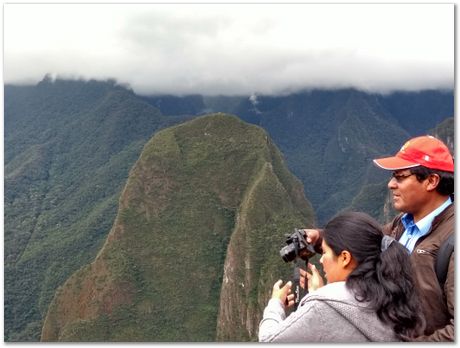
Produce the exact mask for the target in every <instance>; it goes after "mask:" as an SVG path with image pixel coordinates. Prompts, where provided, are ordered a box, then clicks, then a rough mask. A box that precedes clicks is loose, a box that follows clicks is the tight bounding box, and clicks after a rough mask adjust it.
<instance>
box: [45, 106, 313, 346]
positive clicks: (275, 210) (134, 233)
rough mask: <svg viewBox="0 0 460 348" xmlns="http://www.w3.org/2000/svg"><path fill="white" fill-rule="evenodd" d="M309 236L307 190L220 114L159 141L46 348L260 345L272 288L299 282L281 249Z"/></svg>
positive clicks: (135, 175) (53, 312)
mask: <svg viewBox="0 0 460 348" xmlns="http://www.w3.org/2000/svg"><path fill="white" fill-rule="evenodd" d="M301 225H309V226H313V225H314V216H313V211H312V209H311V206H310V205H309V203H308V202H307V201H306V200H305V198H304V195H303V188H302V185H301V183H300V182H299V181H298V180H297V179H296V178H295V177H294V176H293V175H292V174H290V173H289V171H288V170H287V168H286V167H285V165H284V163H283V160H282V156H281V154H280V152H279V151H278V150H277V149H276V147H275V146H274V145H273V143H272V142H271V140H270V139H269V137H268V136H267V134H266V133H265V132H264V131H263V130H262V129H260V128H259V127H256V126H253V125H248V124H246V123H244V122H242V121H241V120H239V119H238V118H236V117H234V116H227V115H224V114H216V115H210V116H204V117H199V118H196V119H194V120H192V121H189V122H187V123H184V124H182V125H179V126H175V127H171V128H168V129H166V130H163V131H161V132H158V133H157V134H156V135H155V136H154V137H153V138H152V140H151V141H149V143H148V144H147V145H146V146H145V148H144V150H143V152H142V154H141V156H140V158H139V160H138V161H137V162H136V164H135V166H134V167H133V169H132V171H131V172H130V175H129V178H128V181H127V184H126V187H125V188H124V190H123V193H122V195H121V198H120V204H119V211H118V214H117V217H116V220H115V223H114V225H113V227H112V229H111V232H110V234H109V236H108V238H107V242H106V243H105V245H104V247H103V248H102V250H101V252H100V253H99V254H98V256H97V258H96V260H95V261H94V262H93V263H91V264H90V265H89V266H86V267H84V268H82V269H81V270H80V271H78V272H77V273H76V274H74V275H73V276H72V277H71V278H70V279H69V280H68V281H67V282H66V283H65V284H64V286H63V287H62V288H60V289H59V290H58V291H57V294H56V297H55V299H54V300H53V302H52V304H51V306H50V309H49V312H48V314H47V317H46V320H45V324H44V328H43V334H42V340H44V341H55V340H59V341H91V342H94V341H136V342H146V341H147V342H149V341H150V342H151V341H169V342H178V341H179V342H180V341H198V342H206V341H215V340H216V339H221V340H225V341H248V340H255V339H256V338H257V327H258V322H259V321H260V319H261V314H262V310H263V307H264V305H265V303H266V301H267V296H268V295H269V288H270V286H271V285H272V283H273V282H275V281H276V279H275V277H279V276H280V275H283V274H284V275H285V276H290V274H291V267H290V266H288V265H286V264H285V263H284V261H283V260H282V259H281V257H280V256H279V253H278V251H279V246H280V245H282V244H283V242H284V235H285V233H286V232H290V231H291V230H292V228H293V226H301ZM219 308H220V310H219Z"/></svg>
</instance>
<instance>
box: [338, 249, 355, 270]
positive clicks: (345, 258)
mask: <svg viewBox="0 0 460 348" xmlns="http://www.w3.org/2000/svg"><path fill="white" fill-rule="evenodd" d="M352 260H353V257H352V256H351V253H350V252H349V251H348V250H342V252H341V253H340V257H339V261H340V264H341V265H342V267H343V268H346V267H348V266H349V265H351V263H352Z"/></svg>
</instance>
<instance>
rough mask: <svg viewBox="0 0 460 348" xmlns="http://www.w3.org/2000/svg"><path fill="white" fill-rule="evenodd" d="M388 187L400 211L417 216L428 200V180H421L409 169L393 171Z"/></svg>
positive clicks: (396, 207) (395, 206) (394, 204)
mask: <svg viewBox="0 0 460 348" xmlns="http://www.w3.org/2000/svg"><path fill="white" fill-rule="evenodd" d="M388 188H389V189H390V190H391V193H392V194H393V206H394V208H395V209H396V210H398V211H400V212H404V213H411V214H413V215H414V216H416V215H417V213H419V212H420V211H421V210H422V208H423V207H424V206H425V204H426V203H427V201H428V196H427V191H426V180H423V181H422V182H419V181H418V180H417V177H416V176H415V175H414V174H411V172H410V171H409V170H408V169H404V170H397V171H395V172H393V176H392V178H391V179H390V181H389V182H388Z"/></svg>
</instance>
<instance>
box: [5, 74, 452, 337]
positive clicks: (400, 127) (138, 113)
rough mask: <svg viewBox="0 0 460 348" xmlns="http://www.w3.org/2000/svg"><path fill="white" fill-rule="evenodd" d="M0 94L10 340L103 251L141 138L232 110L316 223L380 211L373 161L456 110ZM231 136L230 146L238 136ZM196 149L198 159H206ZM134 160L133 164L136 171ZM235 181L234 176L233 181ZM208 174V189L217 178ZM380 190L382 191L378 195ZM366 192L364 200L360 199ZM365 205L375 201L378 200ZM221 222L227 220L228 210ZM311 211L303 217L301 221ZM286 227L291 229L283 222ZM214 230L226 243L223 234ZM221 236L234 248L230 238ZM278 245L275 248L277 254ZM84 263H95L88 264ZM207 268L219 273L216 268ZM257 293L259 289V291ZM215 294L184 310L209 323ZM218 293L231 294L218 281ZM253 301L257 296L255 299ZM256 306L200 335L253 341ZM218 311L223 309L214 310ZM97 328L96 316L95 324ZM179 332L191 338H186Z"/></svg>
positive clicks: (61, 91) (98, 92) (90, 86)
mask: <svg viewBox="0 0 460 348" xmlns="http://www.w3.org/2000/svg"><path fill="white" fill-rule="evenodd" d="M4 91H5V92H4V95H5V233H4V239H5V243H4V245H5V246H4V250H5V260H4V262H5V277H4V278H5V306H4V308H5V311H4V313H5V318H4V319H5V340H6V341H15V342H16V341H37V340H39V339H40V337H41V331H42V325H43V320H44V318H45V315H46V313H47V311H48V307H49V304H50V303H51V300H52V298H53V296H54V294H55V292H56V289H57V288H58V287H59V286H61V285H63V284H64V282H65V281H66V280H67V279H68V278H69V277H70V276H71V275H72V274H74V273H75V272H76V271H77V270H78V269H80V268H81V267H83V266H84V268H83V269H82V270H81V271H79V272H80V273H78V274H80V275H82V274H85V277H86V276H88V277H90V278H91V277H92V276H91V274H92V273H91V272H90V270H91V268H92V267H94V265H95V264H97V263H96V262H95V263H92V262H93V261H94V259H95V257H96V255H97V254H98V252H100V251H101V249H102V250H105V251H104V252H102V251H101V254H104V255H106V254H105V253H107V249H106V247H104V248H103V245H104V243H105V242H106V238H107V236H108V233H109V231H110V230H111V229H112V231H113V228H114V226H116V225H117V221H118V222H120V215H118V218H116V217H117V210H118V209H121V208H120V207H118V200H119V199H120V197H123V195H121V192H122V189H123V187H125V185H127V186H126V187H131V186H130V184H129V181H128V184H126V181H127V180H128V174H129V171H130V169H131V168H132V167H133V165H135V163H136V161H137V160H138V159H139V160H140V158H139V155H140V154H141V151H142V149H143V147H144V145H146V144H147V142H148V141H149V139H151V138H152V136H154V135H155V134H156V133H157V132H158V131H159V130H161V129H165V128H168V127H171V126H174V125H176V124H179V123H182V122H184V121H190V120H192V119H194V118H195V117H197V116H200V115H202V114H204V113H214V112H225V113H230V114H234V115H236V116H238V117H239V118H240V119H241V120H243V121H246V122H249V123H253V124H255V125H258V126H260V127H262V128H263V129H265V130H266V132H267V135H266V136H267V141H268V142H269V143H270V142H271V140H270V139H273V143H274V144H276V145H274V146H275V147H277V148H279V149H280V150H281V153H282V155H283V157H284V159H285V161H286V164H287V166H288V168H289V169H290V170H291V171H292V172H293V173H294V174H295V175H296V176H297V177H298V178H299V179H300V180H301V182H302V183H303V187H304V193H305V196H306V198H307V199H308V200H309V201H310V202H311V204H312V206H313V211H314V214H315V215H316V217H317V221H318V224H320V225H321V224H323V223H324V222H325V221H327V219H329V218H330V217H331V216H333V215H334V214H335V213H336V212H338V211H340V210H341V209H347V208H350V206H352V207H353V206H356V207H357V206H358V205H356V204H357V202H359V203H360V204H361V205H360V208H362V210H366V209H367V208H369V209H368V211H369V212H371V213H372V214H373V215H374V216H376V217H378V218H381V219H383V218H384V216H385V215H384V214H383V215H382V214H381V210H382V209H383V208H382V205H383V204H384V202H383V201H384V200H385V197H384V195H385V194H386V193H385V190H384V189H382V188H380V189H378V188H377V186H378V185H382V182H384V181H385V180H386V175H387V173H384V171H381V170H378V169H376V168H374V167H373V166H372V164H371V159H372V158H374V157H376V156H383V155H386V154H392V153H395V152H396V151H397V150H398V149H399V147H400V146H401V145H402V143H403V142H404V141H405V140H406V139H407V138H409V137H411V136H414V135H419V134H424V133H427V132H429V131H430V130H433V129H434V128H435V127H437V126H438V125H439V124H441V123H442V122H443V121H444V122H445V123H443V124H442V125H441V126H440V128H437V130H436V132H438V133H439V134H440V135H442V136H445V137H446V139H447V138H448V139H450V140H449V141H452V144H453V128H452V127H451V126H452V125H451V124H449V122H450V121H449V120H447V119H448V118H449V117H451V116H452V115H453V112H454V98H453V93H452V91H422V92H417V93H416V92H413V93H394V94H390V95H375V94H366V93H363V92H360V91H356V90H351V89H349V90H337V91H306V92H303V93H297V94H293V95H288V96H278V97H268V96H241V97H225V96H221V97H205V96H198V95H197V96H184V97H177V96H149V97H145V96H138V95H136V94H134V93H133V92H132V91H131V90H129V89H127V88H125V87H123V86H119V85H117V84H116V82H115V81H94V80H91V81H70V80H59V79H58V80H56V81H51V80H50V79H48V78H45V79H44V80H43V81H42V82H40V83H39V84H38V85H36V86H12V85H6V86H5V89H4ZM227 117H228V116H227ZM451 119H452V120H453V118H451ZM246 127H247V126H246ZM243 128H244V127H243ZM449 130H452V131H451V132H450V131H449ZM433 131H434V130H433ZM170 132H172V131H170ZM205 133H206V132H203V136H202V137H203V139H205V138H206V135H205ZM165 134H167V132H166V133H165ZM449 137H450V138H449ZM194 139H195V138H194ZM235 139H236V138H235ZM238 139H239V140H238V142H237V143H239V142H240V141H242V139H240V138H238ZM246 140H247V141H249V140H252V139H249V138H248V139H246ZM155 141H158V140H155ZM183 141H184V140H183ZM203 141H204V140H203ZM251 144H252V143H251ZM196 146H197V148H200V147H199V146H198V145H196ZM227 146H228V147H229V149H227V148H225V151H227V150H228V151H230V152H231V151H232V146H233V145H227ZM235 146H236V143H235ZM267 146H268V145H267ZM270 146H271V145H270ZM206 149H207V150H209V151H211V150H212V145H209V144H208V145H207V147H206ZM233 150H234V149H233ZM273 151H275V150H273ZM276 151H277V150H276ZM276 151H275V152H276ZM144 153H145V149H144ZM144 153H143V156H144ZM204 153H205V154H206V153H207V152H206V151H204ZM193 156H195V160H196V161H198V160H201V159H202V158H201V156H205V155H200V154H199V153H194V154H193ZM193 156H192V158H193ZM141 158H142V157H141ZM218 159H220V160H223V161H225V158H222V157H220V158H219V157H218V156H217V157H214V159H213V161H212V163H210V164H213V165H214V164H215V163H214V162H216V161H218ZM166 160H167V159H163V161H166ZM258 161H260V159H259V160H258ZM268 162H270V161H268ZM137 164H138V162H137V163H136V165H137ZM249 164H250V163H248V165H249ZM136 165H135V166H134V167H133V171H135V169H134V168H138V167H136ZM272 166H273V164H272ZM275 167H276V168H278V167H277V166H274V168H275ZM248 168H250V167H248ZM254 168H256V167H254ZM257 168H259V167H257ZM280 168H281V167H280ZM254 170H255V169H254ZM258 170H260V168H259V169H258ZM283 170H284V169H283ZM256 172H257V171H256ZM256 172H254V173H253V174H251V175H256V174H255V173H256ZM229 173H233V174H232V175H236V173H235V172H233V171H229ZM221 174H222V173H221ZM188 175H189V178H190V180H192V179H193V180H195V179H194V178H195V176H196V172H193V171H189V172H188ZM200 175H204V174H200ZM219 175H220V174H219ZM247 175H249V174H247ZM249 176H250V175H249ZM249 176H248V177H249ZM256 176H257V175H256ZM130 177H131V176H130ZM254 177H255V176H254ZM235 178H236V179H237V180H236V181H237V182H238V181H239V178H238V176H235ZM208 180H210V181H209V184H211V183H212V182H213V181H212V180H211V178H208ZM213 180H222V181H223V182H225V180H229V178H227V177H225V175H224V176H223V177H220V176H219V177H217V178H215V179H213ZM234 184H236V183H234ZM241 184H243V182H241ZM373 186H374V187H375V188H374V189H372V187H373ZM245 187H246V188H249V187H251V186H250V185H249V184H248V185H247V186H245ZM382 187H383V186H382ZM191 192H192V191H191ZM366 192H368V193H370V194H365V193H366ZM377 192H381V196H378V197H374V195H376V196H377ZM125 193H126V192H125ZM240 194H241V192H240ZM362 194H365V197H368V198H366V199H361V198H359V197H360V195H362ZM161 197H163V196H161V195H160V196H158V197H157V198H158V199H160V198H161ZM165 197H166V198H167V199H171V197H169V196H168V195H166V196H165ZM372 197H373V198H372ZM166 198H165V199H166ZM184 199H185V198H184ZM234 199H236V198H234ZM241 199H242V200H243V198H241ZM382 200H383V201H382ZM122 201H123V199H122ZM365 202H374V203H375V206H374V205H372V204H371V203H368V204H366V203H365ZM268 203H269V204H271V203H273V202H268ZM279 204H281V203H279ZM371 205H372V206H373V208H370V206H371ZM216 207H217V206H216ZM138 208H139V207H137V206H136V209H138ZM234 208H235V207H234ZM216 209H217V208H216ZM235 209H236V208H235ZM297 209H298V208H297ZM218 211H219V210H218ZM269 211H272V210H269ZM119 213H120V212H119ZM308 214H310V213H308ZM308 214H307V215H308ZM311 214H313V213H311ZM311 214H310V215H308V216H310V218H311V216H312V215H311ZM389 214H390V213H389ZM224 215H225V214H224ZM270 215H271V214H270ZM390 215H391V214H390ZM123 216H124V215H123ZM227 218H228V219H229V220H228V221H232V219H231V218H232V216H231V215H229V216H227ZM310 218H305V222H304V224H307V223H309V221H310ZM224 220H225V219H224ZM114 221H115V224H114ZM225 221H227V220H225ZM294 222H295V223H296V224H297V223H299V220H295V221H294ZM172 223H173V222H171V224H172ZM284 226H285V228H287V224H285V225H284ZM222 228H223V227H222ZM264 228H269V227H264ZM222 231H226V232H222V233H223V234H224V235H226V236H227V237H226V238H230V234H229V233H230V232H229V230H228V229H227V230H226V229H225V228H223V229H222ZM206 236H208V235H206ZM222 236H223V235H222ZM222 236H221V237H222ZM203 238H204V236H203ZM219 238H220V237H219ZM222 238H223V237H222ZM276 239H278V238H276ZM209 242H210V241H208V243H209ZM221 242H222V240H221ZM227 242H228V243H229V245H231V243H232V242H231V239H229V240H227ZM107 243H108V242H107ZM160 245H163V244H160ZM106 246H107V244H106ZM279 246H280V245H277V247H279ZM222 248H223V246H222V245H220V249H219V250H220V251H218V252H216V254H215V255H214V256H210V257H211V258H215V260H217V261H218V264H219V265H222V264H224V262H225V261H224V260H225V258H228V257H229V255H228V253H226V252H224V253H222V250H225V248H223V249H222ZM234 248H236V249H238V246H236V247H234ZM275 249H276V248H274V249H273V250H272V251H271V252H274V253H275V252H277V251H276V250H275ZM101 254H100V255H101ZM109 254H110V253H109ZM109 254H107V255H109ZM251 255H252V254H251ZM130 257H131V256H130ZM276 257H278V256H277V255H276ZM219 262H220V263H219ZM88 264H91V265H90V266H85V265H88ZM88 267H89V268H88ZM130 267H131V266H130ZM143 267H144V266H143ZM85 270H86V271H85ZM81 272H86V273H81ZM88 272H89V273H88ZM123 272H124V271H123ZM152 272H153V271H152ZM215 272H216V273H215V274H217V275H218V277H222V273H219V272H220V270H219V269H216V270H215ZM123 274H124V273H123ZM219 274H220V275H219ZM267 277H268V276H267ZM71 279H72V280H69V282H75V275H74V276H73V277H72V278H71ZM264 279H268V278H264ZM114 284H115V283H114ZM208 284H209V283H208ZM218 284H219V285H218V286H221V283H220V282H218ZM264 286H269V285H268V283H267V284H265V283H264ZM270 286H271V285H270ZM255 288H256V289H258V290H257V292H256V293H257V294H260V293H259V292H258V291H262V290H261V288H258V287H255ZM146 289H147V288H146ZM213 289H214V290H213V291H212V294H211V293H210V294H209V297H208V298H207V299H208V300H209V301H210V303H213V305H212V308H208V309H206V310H205V311H204V312H199V310H198V312H193V311H192V313H195V314H196V313H207V314H206V315H203V326H205V324H204V323H207V324H209V322H210V321H212V320H215V319H216V315H217V313H218V310H217V307H219V308H221V306H222V301H221V300H219V299H218V295H217V294H218V293H219V290H218V289H220V288H213ZM230 289H231V288H230ZM253 289H254V288H253ZM221 290H222V291H227V290H225V286H222V289H221ZM233 290H234V289H233ZM251 294H252V293H251ZM181 296H182V295H181ZM221 296H222V295H221ZM245 296H246V295H245ZM251 296H252V295H251ZM136 298H137V297H136ZM256 298H258V300H257V301H259V300H260V297H259V295H257V296H256ZM216 306H217V307H216ZM258 306H259V307H257V306H253V307H250V308H251V310H250V312H251V313H253V314H254V317H253V318H252V319H251V320H252V322H250V320H249V319H247V320H249V321H248V322H247V323H246V324H244V325H243V326H244V328H243V327H239V328H238V325H240V324H241V323H240V324H236V323H235V322H232V321H231V322H229V323H227V324H228V325H226V326H225V327H227V328H228V329H227V331H225V330H221V329H216V326H215V327H214V328H213V330H214V331H213V330H209V331H206V330H204V331H203V330H201V329H200V330H197V331H196V332H200V335H201V336H200V337H201V339H205V338H206V340H211V337H213V335H216V336H215V339H222V340H226V339H229V338H230V337H238V339H239V340H245V339H251V337H253V335H254V322H255V320H256V319H257V316H256V312H257V310H258V309H259V308H260V303H259V304H258ZM147 307H148V306H146V307H145V308H147ZM198 307H199V306H198ZM58 308H59V307H58ZM224 308H225V307H224ZM248 308H249V307H248ZM95 310H96V309H95ZM163 310H164V309H163ZM223 311H224V309H222V308H221V310H220V312H219V313H223ZM98 313H99V314H100V313H104V312H103V311H102V312H98ZM99 314H98V315H99ZM233 315H235V314H233ZM51 317H52V316H51ZM51 317H50V318H51ZM57 317H59V316H57ZM231 317H232V316H230V318H231ZM50 320H51V319H50ZM98 320H99V319H98ZM104 320H105V319H104ZM170 320H172V317H171V319H170ZM220 320H221V319H218V320H217V322H220ZM103 323H104V321H99V324H100V325H103ZM107 323H109V321H108V322H107ZM99 324H98V325H99ZM112 324H113V323H112ZM70 325H71V326H67V327H66V328H63V330H64V331H65V332H66V333H65V335H64V337H73V336H72V335H71V334H70V332H71V331H69V327H73V326H72V325H73V324H70ZM181 325H182V324H181ZM184 325H185V324H184ZM216 325H217V324H216ZM241 325H242V324H241ZM64 326H65V324H64ZM51 327H53V325H51ZM78 327H79V328H80V329H81V326H78ZM248 327H252V331H251V330H248V329H247V328H248ZM80 329H79V330H80ZM233 329H234V330H233ZM53 330H55V329H53ZM59 330H61V329H59ZM159 330H160V329H159ZM165 330H166V329H164V328H162V329H161V330H160V331H161V334H160V331H158V336H157V337H162V338H163V339H164V340H168V333H167V331H165ZM188 330H189V331H187V332H189V333H191V332H192V331H193V329H192V328H189V329H188ZM232 330H233V331H232ZM228 331H230V332H228ZM79 332H81V331H79ZM66 335H67V336H66ZM88 335H89V333H88ZM187 335H188V334H187ZM238 335H240V336H238ZM50 337H51V336H50ZM88 337H89V336H88ZM107 337H109V336H107ZM181 337H182V338H180V339H182V340H191V341H193V340H195V339H193V338H192V337H191V336H181ZM108 339H114V338H113V337H110V338H108ZM159 339H160V338H159ZM196 340H199V338H196Z"/></svg>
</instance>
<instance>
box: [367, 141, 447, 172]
mask: <svg viewBox="0 0 460 348" xmlns="http://www.w3.org/2000/svg"><path fill="white" fill-rule="evenodd" d="M374 163H375V164H376V165H377V166H379V167H380V168H383V169H386V170H400V169H407V168H413V167H418V166H424V167H427V168H430V169H437V170H442V171H445V172H451V173H453V172H454V160H453V159H452V155H451V154H450V152H449V149H448V148H447V146H446V145H445V144H444V143H443V142H442V141H441V140H439V139H436V138H435V137H433V136H431V135H424V136H421V137H416V138H413V139H410V140H408V141H407V142H406V143H405V144H404V145H403V146H402V147H401V150H399V152H398V153H397V154H396V155H395V156H393V157H385V158H377V159H374Z"/></svg>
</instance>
